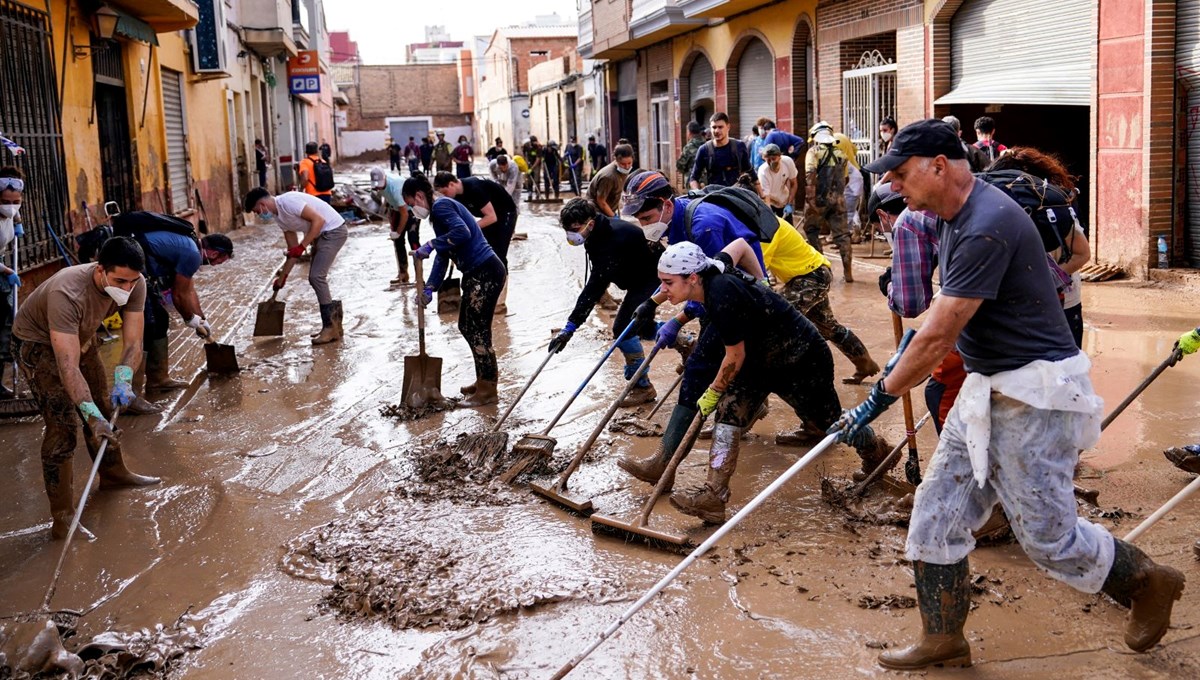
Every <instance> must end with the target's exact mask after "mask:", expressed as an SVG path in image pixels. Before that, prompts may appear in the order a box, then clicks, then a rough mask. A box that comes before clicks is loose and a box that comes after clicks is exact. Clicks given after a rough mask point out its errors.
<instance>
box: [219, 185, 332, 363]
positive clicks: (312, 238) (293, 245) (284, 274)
mask: <svg viewBox="0 0 1200 680" xmlns="http://www.w3.org/2000/svg"><path fill="white" fill-rule="evenodd" d="M242 203H243V205H242V207H243V208H245V210H246V212H252V213H255V214H257V215H258V216H259V217H260V218H261V219H263V220H266V221H268V222H270V221H274V222H275V223H276V224H278V225H279V228H280V229H281V230H283V238H284V240H285V241H286V242H287V261H286V262H285V263H284V265H283V269H282V270H280V272H279V274H278V275H276V277H275V281H274V282H273V283H272V284H271V286H272V288H274V289H275V290H276V291H278V290H280V289H281V288H283V287H284V285H286V284H287V278H288V274H290V273H291V272H292V267H293V266H294V265H295V264H296V258H298V257H300V256H301V255H303V254H304V251H305V250H306V249H307V248H308V246H309V245H311V246H312V247H313V256H312V264H310V265H309V267H308V284H309V285H310V286H312V289H313V292H314V293H316V294H317V302H318V303H319V304H320V308H321V330H320V332H318V333H317V334H316V335H315V336H314V337H313V339H312V344H314V345H324V344H326V343H330V342H336V341H338V340H341V339H342V301H341V300H334V299H333V295H331V294H330V292H329V270H330V269H331V268H333V261H334V260H335V259H336V258H337V255H338V252H339V251H341V249H342V246H344V245H346V238H347V235H348V233H347V230H346V220H345V219H344V218H342V216H341V215H340V214H338V211H336V210H334V209H333V206H331V205H329V204H328V203H326V202H325V201H323V200H321V199H320V198H319V197H316V196H312V195H310V194H306V193H303V192H300V191H289V192H287V193H283V194H280V195H278V196H272V195H271V193H270V192H269V191H267V190H266V189H264V188H262V187H255V188H253V189H251V190H250V191H249V193H247V194H246V198H245V200H244V201H243V202H242Z"/></svg>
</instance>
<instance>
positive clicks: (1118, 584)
mask: <svg viewBox="0 0 1200 680" xmlns="http://www.w3.org/2000/svg"><path fill="white" fill-rule="evenodd" d="M1113 553H1114V554H1113V565H1112V569H1110V570H1109V572H1108V578H1106V579H1104V586H1103V587H1102V588H1101V590H1102V591H1103V592H1104V594H1106V595H1108V596H1109V597H1111V598H1112V599H1114V600H1116V601H1117V603H1118V604H1122V605H1125V606H1127V607H1129V619H1128V621H1126V624H1125V644H1126V645H1128V646H1129V648H1130V649H1132V650H1133V651H1135V652H1144V651H1146V650H1148V649H1150V648H1151V647H1153V646H1154V645H1156V644H1158V641H1159V640H1161V639H1162V636H1163V635H1164V634H1166V632H1167V627H1168V626H1170V624H1171V608H1172V607H1173V606H1174V605H1175V600H1178V599H1179V598H1180V596H1182V595H1183V585H1184V580H1185V579H1184V577H1183V574H1181V573H1179V571H1177V570H1175V569H1172V568H1171V567H1166V566H1163V565H1161V564H1158V563H1156V562H1155V561H1154V560H1152V559H1150V557H1149V556H1147V555H1146V553H1144V552H1142V551H1141V550H1139V549H1137V548H1136V547H1134V546H1133V545H1130V544H1129V543H1126V542H1125V541H1122V540H1120V539H1116V538H1114V539H1113Z"/></svg>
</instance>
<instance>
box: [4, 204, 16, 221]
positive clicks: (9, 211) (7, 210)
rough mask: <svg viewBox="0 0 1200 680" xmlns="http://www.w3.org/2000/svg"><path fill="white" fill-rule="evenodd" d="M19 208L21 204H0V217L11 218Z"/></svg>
mask: <svg viewBox="0 0 1200 680" xmlns="http://www.w3.org/2000/svg"><path fill="white" fill-rule="evenodd" d="M20 210H21V206H19V205H10V204H5V205H0V217H4V218H7V219H10V220H11V219H13V218H14V217H16V216H17V212H18V211H20Z"/></svg>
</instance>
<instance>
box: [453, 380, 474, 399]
mask: <svg viewBox="0 0 1200 680" xmlns="http://www.w3.org/2000/svg"><path fill="white" fill-rule="evenodd" d="M478 385H479V378H476V379H475V382H473V383H471V384H470V385H463V386H462V387H460V388H458V392H459V394H461V395H463V396H464V397H465V396H467V395H469V394H475V389H476V387H478Z"/></svg>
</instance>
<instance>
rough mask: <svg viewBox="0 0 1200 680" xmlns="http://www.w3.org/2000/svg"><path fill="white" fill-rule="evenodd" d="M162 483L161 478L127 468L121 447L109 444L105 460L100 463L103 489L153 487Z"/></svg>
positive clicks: (105, 452) (105, 451)
mask: <svg viewBox="0 0 1200 680" xmlns="http://www.w3.org/2000/svg"><path fill="white" fill-rule="evenodd" d="M161 481H162V479H161V478H159V477H150V476H148V475H139V474H138V473H136V472H132V471H130V469H129V468H127V467H125V459H124V457H123V456H122V455H121V447H120V446H119V445H115V446H114V445H113V444H109V445H108V448H106V449H105V450H104V460H102V461H100V485H101V486H102V487H104V488H117V487H124V486H151V485H153V484H158V483H159V482H161Z"/></svg>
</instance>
